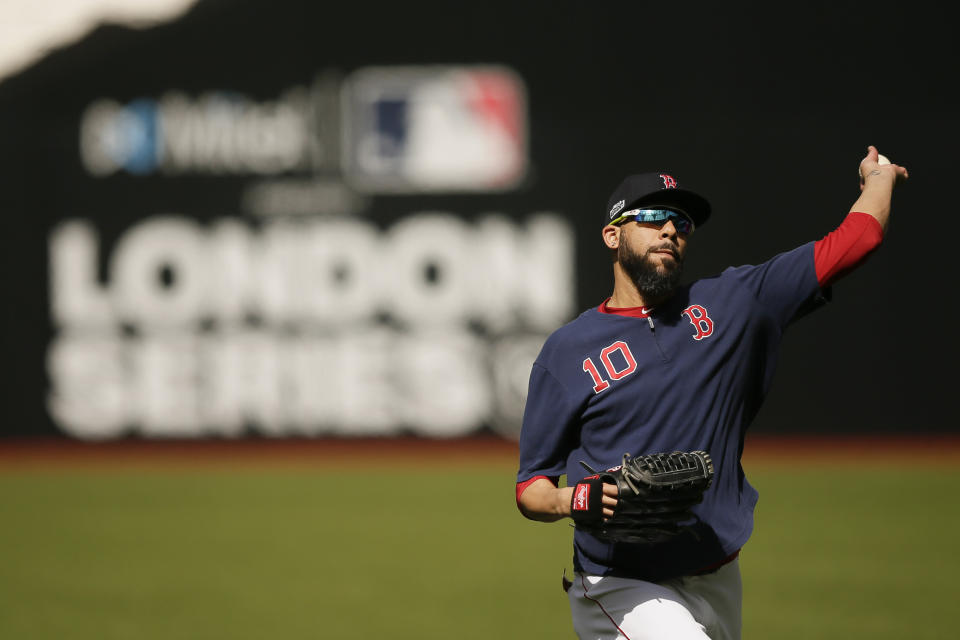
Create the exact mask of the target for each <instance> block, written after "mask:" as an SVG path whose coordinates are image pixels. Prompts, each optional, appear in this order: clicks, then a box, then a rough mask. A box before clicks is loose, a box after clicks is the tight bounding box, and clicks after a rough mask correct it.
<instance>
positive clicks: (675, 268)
mask: <svg viewBox="0 0 960 640" xmlns="http://www.w3.org/2000/svg"><path fill="white" fill-rule="evenodd" d="M663 249H667V250H669V251H671V252H673V257H674V262H673V263H672V264H669V263H663V264H662V265H660V264H657V263H656V262H654V259H653V252H654V251H661V250H663ZM617 261H618V262H619V263H620V266H621V267H623V270H624V271H625V272H626V273H627V275H628V276H630V279H631V280H632V281H633V284H634V286H636V287H637V291H639V292H640V294H641V295H642V296H643V297H644V299H646V300H649V301H654V300H662V299H663V298H666V297H667V296H669V295H670V294H672V293H673V291H674V290H675V289H676V288H677V285H678V284H679V283H680V275H681V274H682V272H683V258H681V257H680V255H679V252H678V251H677V248H676V247H675V246H673V245H672V244H663V245H659V246H654V247H650V248H649V249H647V250H646V251H645V252H643V253H642V254H638V253H636V252H635V251H633V249H632V248H631V247H630V245H629V244H628V243H627V242H626V239H623V240H622V241H621V242H620V246H619V247H618V248H617Z"/></svg>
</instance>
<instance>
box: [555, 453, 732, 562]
mask: <svg viewBox="0 0 960 640" xmlns="http://www.w3.org/2000/svg"><path fill="white" fill-rule="evenodd" d="M580 464H582V465H583V466H584V468H585V469H586V470H587V471H589V472H590V473H591V474H593V475H591V476H588V477H586V478H584V479H583V480H581V481H580V482H579V483H577V485H576V487H574V490H573V498H572V499H571V505H570V513H571V514H572V516H573V522H574V526H575V527H576V528H577V529H580V530H581V531H586V532H587V533H590V534H592V535H594V536H596V537H597V538H600V539H601V540H605V541H607V542H630V543H656V542H662V541H664V540H668V539H670V538H672V537H675V536H677V535H679V534H680V533H682V532H683V531H685V530H690V529H691V527H692V525H693V524H695V523H696V521H697V518H696V516H695V515H694V514H693V511H691V508H692V507H693V506H694V505H696V504H699V503H700V502H701V501H702V500H703V492H704V491H706V490H707V488H708V487H709V486H710V483H711V482H712V481H713V461H712V460H711V459H710V454H708V453H707V452H706V451H691V452H683V451H674V452H672V453H656V454H652V455H644V456H637V457H635V458H633V457H631V456H630V454H629V453H625V454H623V463H622V464H621V465H620V466H619V467H614V468H613V469H610V470H608V471H602V472H597V471H594V470H593V469H591V468H590V467H589V466H588V465H587V464H586V463H585V462H581V463H580ZM603 483H607V484H612V485H614V486H615V487H617V494H618V498H617V506H616V509H615V510H614V514H613V517H612V518H609V519H607V520H605V519H604V517H603Z"/></svg>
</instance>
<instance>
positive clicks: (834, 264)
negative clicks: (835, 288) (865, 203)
mask: <svg viewBox="0 0 960 640" xmlns="http://www.w3.org/2000/svg"><path fill="white" fill-rule="evenodd" d="M882 241H883V229H882V228H881V226H880V223H879V222H878V221H877V219H876V218H874V217H873V216H871V215H869V214H866V213H860V212H859V211H851V212H850V213H849V214H847V217H846V218H845V219H844V220H843V222H842V223H841V224H840V226H839V227H837V228H836V229H834V230H833V231H831V232H830V233H828V234H827V235H826V236H824V237H823V238H822V239H820V240H818V241H817V242H815V243H814V247H813V261H814V266H815V268H816V271H817V281H818V282H819V283H820V286H821V287H827V286H830V285H831V284H833V283H834V282H836V281H837V280H839V279H840V278H842V277H843V276H844V275H846V274H847V273H849V272H851V271H853V270H854V269H855V268H857V267H858V266H860V265H861V264H863V263H864V262H865V261H866V259H867V257H868V256H869V255H870V254H871V253H873V252H874V251H875V250H876V249H877V247H879V246H880V243H881V242H882Z"/></svg>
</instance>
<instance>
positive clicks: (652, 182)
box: [603, 171, 710, 227]
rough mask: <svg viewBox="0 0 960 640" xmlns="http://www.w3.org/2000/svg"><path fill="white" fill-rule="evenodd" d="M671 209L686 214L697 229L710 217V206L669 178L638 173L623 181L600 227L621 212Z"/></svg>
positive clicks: (611, 200)
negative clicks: (656, 207) (639, 208)
mask: <svg viewBox="0 0 960 640" xmlns="http://www.w3.org/2000/svg"><path fill="white" fill-rule="evenodd" d="M658 205H659V206H661V207H674V208H677V209H680V210H681V211H683V212H684V213H685V214H687V215H688V216H689V217H690V219H691V220H693V224H694V225H695V226H696V227H700V225H702V224H703V223H705V222H706V221H707V218H709V217H710V203H709V202H707V199H706V198H704V197H703V196H700V195H698V194H696V193H694V192H693V191H687V190H686V189H681V188H680V183H679V182H677V179H676V178H674V177H673V175H671V174H669V173H666V172H662V171H655V172H653V173H638V174H634V175H630V176H627V177H626V178H624V179H623V182H621V183H620V186H618V187H617V188H616V189H615V190H614V192H613V194H612V195H611V196H610V200H608V201H607V210H606V213H605V214H604V218H603V225H604V226H606V225H608V224H610V221H611V220H616V219H617V218H619V217H620V216H621V215H622V214H623V212H624V211H629V210H630V209H636V208H637V207H641V206H642V207H648V206H650V207H653V206H658Z"/></svg>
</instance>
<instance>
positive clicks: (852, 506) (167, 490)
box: [0, 460, 960, 640]
mask: <svg viewBox="0 0 960 640" xmlns="http://www.w3.org/2000/svg"><path fill="white" fill-rule="evenodd" d="M317 467H318V468H316V469H311V468H308V467H306V466H305V465H299V466H297V467H289V468H284V467H282V466H272V467H271V466H264V467H257V466H250V465H241V466H238V467H236V468H230V467H223V466H218V467H216V468H210V469H204V468H202V467H201V466H199V465H195V466H194V467H189V466H188V467H183V468H164V467H156V468H152V469H151V468H143V469H137V468H127V469H112V470H95V469H83V468H75V469H72V470H71V469H66V468H64V469H56V468H44V469H29V468H21V469H19V470H18V469H15V468H8V469H6V470H3V471H0V513H2V526H0V549H2V551H0V553H2V561H0V638H3V639H5V640H13V639H20V638H24V639H31V640H32V639H45V638H51V639H53V638H56V639H58V640H60V639H70V640H84V639H88V638H89V639H97V640H107V639H114V638H135V639H137V640H150V639H155V638H156V639H159V638H163V639H170V638H225V639H234V638H236V639H245V638H250V639H253V638H256V639H258V640H262V639H264V638H271V639H293V638H311V639H313V638H358V637H364V638H368V637H385V638H448V637H457V638H484V639H489V638H523V639H527V640H529V639H532V638H572V637H574V636H573V632H572V630H571V627H570V622H569V616H568V612H567V604H566V597H565V595H564V594H563V592H562V591H561V589H560V575H561V572H562V570H563V569H564V568H565V567H570V548H569V544H570V542H569V539H570V535H571V530H570V528H569V526H567V525H566V524H553V525H548V524H540V523H533V522H529V521H526V520H524V519H523V518H522V517H521V516H520V515H519V514H518V512H517V511H516V509H515V507H514V504H513V492H514V489H513V485H514V482H513V468H512V465H511V464H510V462H509V461H506V460H505V461H504V462H503V464H496V463H491V464H489V465H487V466H482V465H474V466H472V467H470V468H468V469H467V470H466V471H462V472H460V473H457V474H456V475H451V474H450V472H451V468H450V467H444V466H442V465H440V466H436V465H435V466H431V467H429V468H424V467H423V466H422V465H421V466H419V467H416V466H413V465H409V464H402V463H398V464H396V465H395V466H376V467H374V468H370V469H368V468H363V467H358V468H349V467H345V466H344V465H338V466H337V468H335V469H334V468H328V469H326V470H325V469H324V468H323V466H322V465H317ZM749 471H750V469H749V468H748V472H749ZM750 477H751V480H752V482H753V483H754V485H755V486H757V487H758V489H759V490H760V493H761V499H760V505H759V507H758V511H757V527H756V531H755V534H754V537H753V539H752V540H751V541H750V543H748V545H747V546H746V547H745V549H744V551H743V554H742V558H741V566H742V569H743V574H744V585H745V604H744V617H745V623H744V637H745V638H748V639H760V638H764V639H766V638H778V639H790V638H797V639H800V638H803V639H810V638H847V639H853V638H870V639H871V640H877V639H879V638H898V639H899V638H914V639H924V638H955V637H957V631H956V624H955V622H954V620H953V618H952V614H953V613H954V611H953V608H954V607H955V606H956V603H957V597H958V589H957V587H956V582H955V579H956V576H957V575H958V574H960V553H958V552H957V545H956V542H957V539H958V533H960V511H958V509H957V507H956V504H957V501H956V496H957V495H958V494H960V469H958V468H956V467H953V466H950V465H947V464H940V465H933V466H930V467H929V468H928V469H927V470H925V471H923V472H916V471H908V470H898V469H890V468H888V467H883V466H876V467H867V466H863V465H860V466H857V467H852V468H851V467H847V468H842V467H840V466H839V465H837V466H829V465H828V466H818V467H816V468H814V469H804V468H802V467H801V466H800V465H799V464H795V463H785V464H760V465H758V466H757V468H756V469H755V470H753V471H752V472H750ZM568 571H569V569H568Z"/></svg>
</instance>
